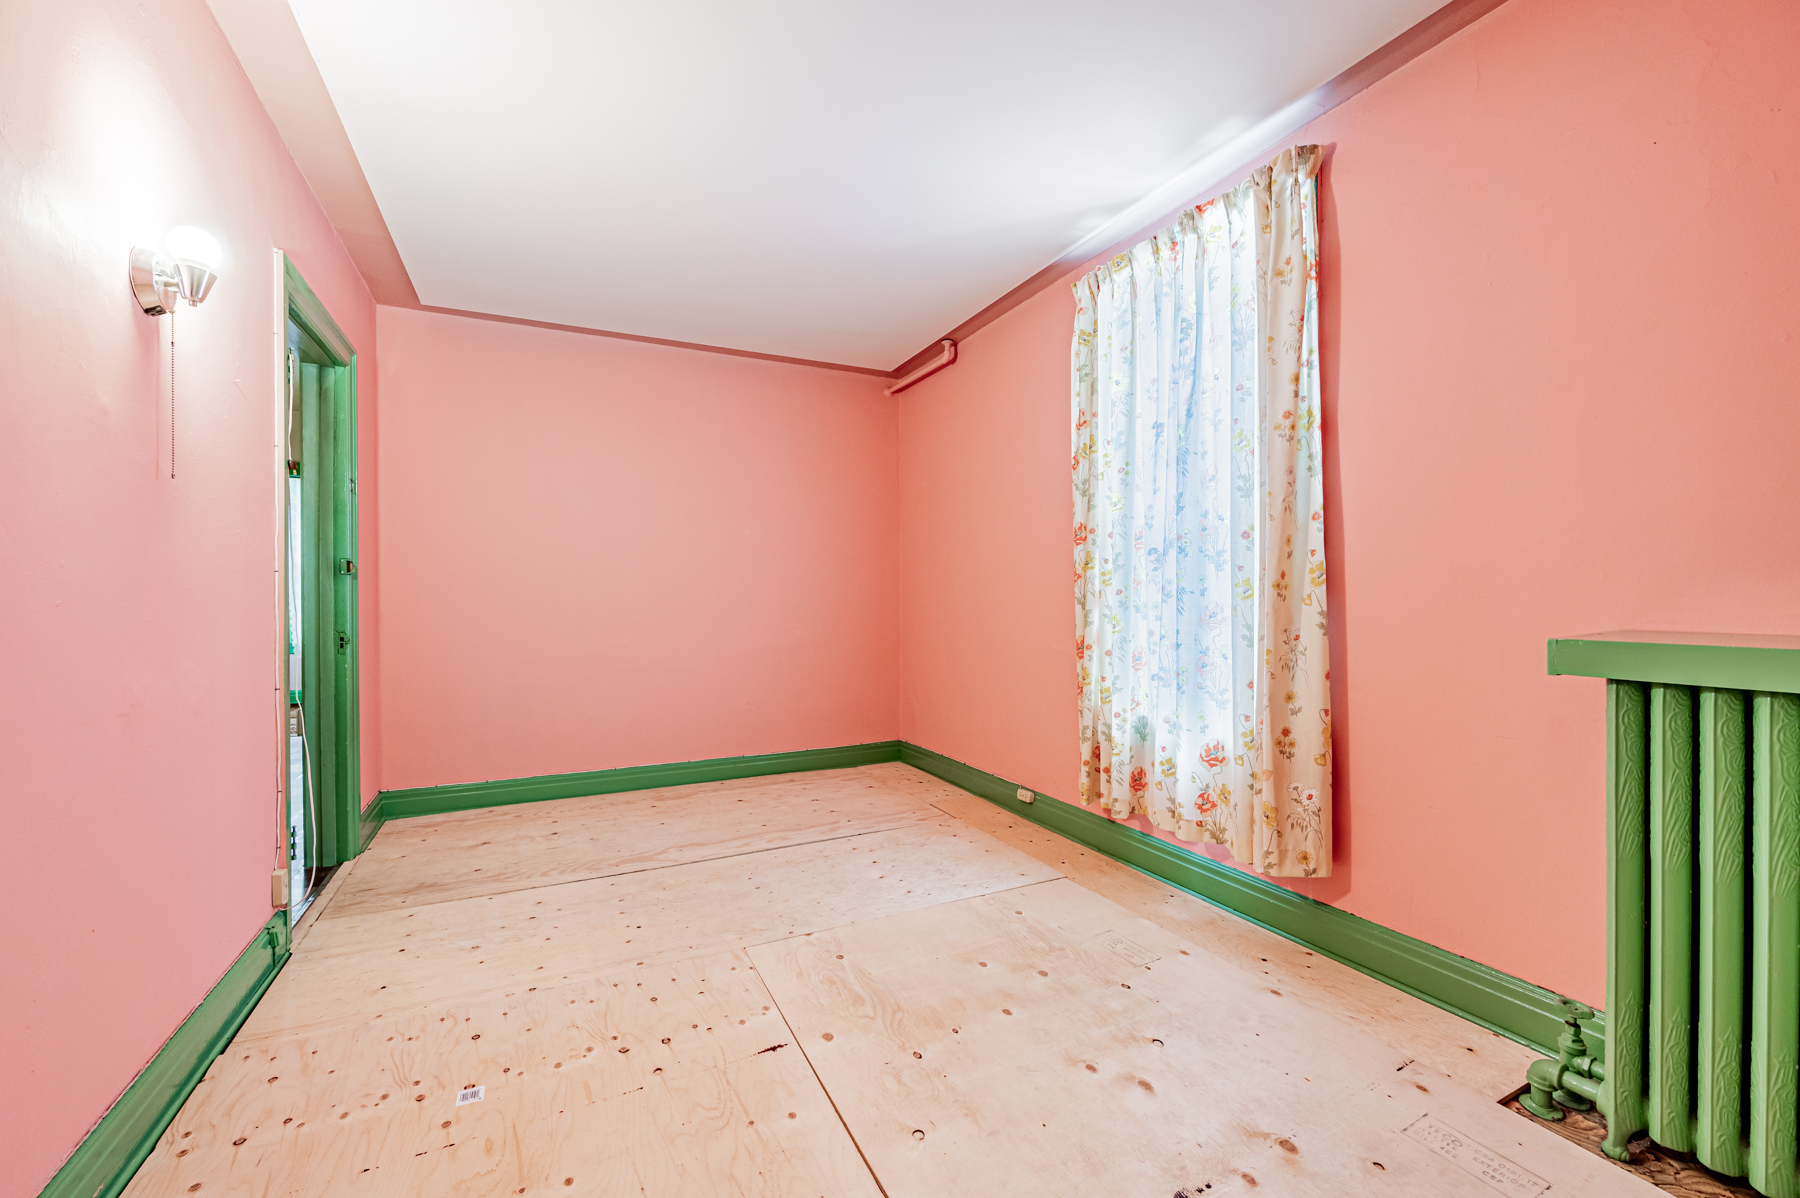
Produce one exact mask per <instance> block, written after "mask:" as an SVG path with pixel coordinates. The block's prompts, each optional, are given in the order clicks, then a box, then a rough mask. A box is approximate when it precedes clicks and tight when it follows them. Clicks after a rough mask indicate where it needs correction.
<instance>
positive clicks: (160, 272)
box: [131, 225, 224, 316]
mask: <svg viewBox="0 0 1800 1198" xmlns="http://www.w3.org/2000/svg"><path fill="white" fill-rule="evenodd" d="M164 245H165V246H166V247H167V249H168V251H169V252H168V254H167V255H166V256H165V255H163V254H159V253H157V252H156V251H155V250H153V249H148V248H146V247H144V246H141V245H139V246H133V247H132V249H131V293H132V294H133V295H134V296H136V297H137V302H138V303H139V304H140V305H141V306H142V307H143V309H144V312H145V314H146V315H149V316H161V315H163V314H164V313H167V312H172V311H174V309H175V300H176V298H177V297H178V296H179V297H181V298H183V299H186V300H187V302H188V306H189V307H193V306H194V305H196V304H198V303H199V302H200V301H201V300H204V299H205V298H206V297H207V294H208V293H209V292H211V291H212V286H213V284H214V283H216V282H218V279H219V276H218V273H217V272H218V269H219V262H220V260H221V259H222V258H223V257H224V255H223V253H222V252H221V251H220V249H219V243H218V241H216V240H215V239H214V238H213V235H212V234H211V233H208V232H207V231H206V230H205V229H196V228H195V227H194V226H192V225H182V226H181V227H179V228H175V229H170V230H169V234H168V236H167V237H166V238H165V239H164Z"/></svg>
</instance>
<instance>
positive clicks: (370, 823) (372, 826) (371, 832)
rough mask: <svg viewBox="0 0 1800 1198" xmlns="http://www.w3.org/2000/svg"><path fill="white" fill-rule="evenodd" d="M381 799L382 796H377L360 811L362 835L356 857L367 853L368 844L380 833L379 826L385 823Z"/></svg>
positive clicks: (384, 811) (384, 809)
mask: <svg viewBox="0 0 1800 1198" xmlns="http://www.w3.org/2000/svg"><path fill="white" fill-rule="evenodd" d="M382 798H383V796H382V795H380V794H377V795H376V796H375V798H374V801H372V802H371V803H370V804H369V805H368V806H367V807H364V808H363V809H362V834H361V836H360V838H359V840H360V843H359V846H358V848H357V850H356V852H357V855H358V856H361V855H362V854H363V853H365V852H367V851H368V848H369V842H370V841H371V840H374V839H375V833H377V832H379V831H381V825H383V824H385V823H387V815H386V805H385V804H384V803H383V802H382V801H381V800H382Z"/></svg>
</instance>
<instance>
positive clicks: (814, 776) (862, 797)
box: [331, 763, 939, 918]
mask: <svg viewBox="0 0 1800 1198" xmlns="http://www.w3.org/2000/svg"><path fill="white" fill-rule="evenodd" d="M913 772H915V771H912V770H909V769H908V768H907V767H905V766H900V765H898V764H897V763H896V764H895V765H893V766H891V767H881V766H876V767H867V768H865V769H858V770H820V771H815V772H810V773H800V774H778V775H774V776H771V777H763V778H739V779H733V780H731V781H725V782H704V783H695V784H693V785H689V786H669V787H664V788H662V789H659V790H639V791H631V792H626V793H621V794H609V795H594V796H591V797H588V798H579V799H558V800H554V801H550V802H538V803H515V804H513V805H511V806H506V807H487V808H480V809H477V810H474V811H458V812H451V813H448V814H444V815H429V816H416V817H413V818H410V819H400V820H394V821H392V822H391V823H388V824H386V825H385V826H383V828H382V829H381V832H380V833H379V834H378V835H377V836H376V837H375V841H374V843H373V844H371V845H370V846H369V849H368V851H367V852H366V853H364V854H363V856H361V857H359V858H357V860H358V861H360V862H362V863H363V864H364V866H365V868H364V869H363V870H362V871H361V874H360V876H359V877H357V878H355V879H353V880H351V881H350V882H348V883H347V884H346V885H345V886H344V888H343V891H342V893H341V894H339V895H338V897H337V901H336V902H335V903H334V904H333V906H332V909H331V917H332V918H342V917H344V916H347V915H356V914H361V913H364V912H368V911H383V910H390V909H393V908H396V907H414V906H421V905H424V904H429V903H441V902H448V901H452V900H455V899H460V898H469V897H472V896H477V895H489V894H499V893H503V892H505V891H508V890H522V889H526V888H529V887H533V886H550V885H556V884H558V883H561V882H573V881H579V880H582V879H586V878H600V877H608V876H611V875H613V874H620V873H634V872H636V871H638V870H643V869H653V868H658V867H661V866H667V865H681V864H685V863H688V862H693V861H704V860H708V859H712V858H717V857H730V856H736V855H739V854H743V853H750V852H758V851H761V850H764V849H771V848H782V847H786V846H789V845H796V844H806V843H809V842H812V841H821V840H829V839H832V838H834V837H838V836H845V835H852V834H856V833H861V832H875V831H881V830H883V829H887V828H900V827H905V826H907V825H908V824H913V823H918V822H921V821H924V820H930V819H935V818H938V815H939V813H938V812H937V811H936V810H935V809H934V808H932V807H931V806H930V804H928V803H927V802H926V801H925V800H924V798H923V797H922V796H921V795H919V794H918V793H917V788H916V787H914V786H912V785H911V784H910V779H908V778H907V777H906V775H907V774H910V773H913Z"/></svg>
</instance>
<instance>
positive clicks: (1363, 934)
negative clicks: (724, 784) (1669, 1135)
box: [900, 744, 1606, 1085]
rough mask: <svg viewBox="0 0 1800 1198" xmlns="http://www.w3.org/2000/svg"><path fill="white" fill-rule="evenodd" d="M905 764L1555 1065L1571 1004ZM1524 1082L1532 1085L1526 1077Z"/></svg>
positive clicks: (1602, 1030)
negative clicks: (1533, 1051) (1549, 1058)
mask: <svg viewBox="0 0 1800 1198" xmlns="http://www.w3.org/2000/svg"><path fill="white" fill-rule="evenodd" d="M900 760H901V761H904V762H905V763H906V764H908V765H910V766H914V767H915V768H917V769H921V770H924V771H925V772H926V773H928V774H932V775H934V776H936V777H939V778H942V779H943V780H944V781H946V782H949V783H950V784H952V785H954V786H959V787H961V788H962V789H964V790H966V791H969V792H970V793H971V794H975V795H979V796H980V797H981V798H984V799H987V800H988V801H989V802H992V803H995V804H997V805H999V806H1001V807H1004V808H1005V809H1006V810H1007V811H1008V812H1009V813H1011V814H1013V815H1016V816H1018V817H1019V818H1021V819H1026V820H1030V821H1031V822H1032V823H1035V824H1039V825H1041V826H1043V827H1045V828H1048V829H1049V830H1050V831H1052V832H1055V833H1057V834H1058V835H1061V836H1066V837H1068V838H1069V839H1070V840H1073V841H1075V842H1076V843H1077V844H1081V845H1085V846H1086V847H1088V848H1090V849H1093V850H1094V851H1095V852H1097V853H1102V854H1104V855H1106V856H1108V857H1111V858H1113V859H1114V860H1115V861H1119V862H1122V863H1124V864H1126V865H1129V866H1131V867H1132V868H1133V869H1137V870H1141V871H1142V872H1144V873H1147V874H1149V875H1150V876H1151V877H1154V878H1158V879H1160V880H1162V881H1164V882H1167V883H1168V884H1169V885H1171V886H1175V887H1178V888H1179V889H1182V890H1185V891H1187V892H1188V893H1189V894H1192V895H1195V896H1197V897H1199V898H1202V899H1205V900H1206V901H1207V902H1209V903H1212V904H1214V905H1215V906H1219V907H1223V908H1225V909H1226V910H1227V911H1230V912H1232V913H1233V914H1235V915H1240V916H1242V917H1243V918H1245V919H1248V920H1249V921H1251V922H1252V923H1256V924H1260V925H1262V926H1263V927H1265V928H1267V929H1269V930H1270V931H1271V932H1274V933H1276V934H1277V935H1280V936H1285V937H1286V938H1287V939H1289V940H1292V941H1294V942H1295V943H1297V944H1301V945H1304V946H1305V947H1307V948H1309V949H1311V950H1313V951H1314V952H1316V953H1320V954H1322V955H1324V956H1327V957H1330V958H1331V959H1332V960H1334V961H1341V962H1343V963H1344V964H1345V965H1348V966H1350V967H1351V968H1352V969H1356V970H1360V971H1361V972H1363V973H1366V974H1368V975H1370V976H1371V977H1375V978H1379V979H1380V980H1382V981H1384V982H1386V983H1387V984H1388V985H1390V986H1395V987H1398V988H1399V989H1401V990H1404V991H1406V992H1407V993H1408V994H1411V995H1413V996H1414V997H1416V998H1421V999H1424V1000H1425V1001H1426V1002H1428V1003H1431V1004H1432V1005H1433V1006H1437V1007H1442V1008H1443V1009H1444V1010H1446V1011H1449V1012H1451V1013H1453V1014H1456V1015H1460V1016H1462V1017H1463V1018H1464V1019H1467V1020H1469V1021H1470V1022H1472V1023H1478V1024H1480V1025H1481V1026H1482V1027H1485V1028H1488V1029H1489V1030H1490V1031H1495V1032H1498V1033H1500V1034H1501V1035H1503V1036H1506V1037H1508V1038H1509V1039H1512V1040H1517V1041H1518V1042H1519V1043H1521V1044H1524V1045H1527V1046H1529V1047H1531V1048H1535V1049H1537V1050H1538V1051H1539V1052H1542V1053H1544V1054H1545V1055H1547V1056H1554V1055H1555V1048H1554V1045H1555V1043H1556V1037H1557V1036H1558V1035H1559V1034H1560V1033H1561V1031H1562V1027H1563V1023H1562V1014H1561V1012H1562V1009H1563V1008H1562V1003H1563V998H1562V996H1561V995H1559V994H1556V993H1554V992H1552V991H1549V990H1546V989H1544V988H1543V987H1542V986H1534V985H1532V984H1531V983H1530V982H1527V981H1524V980H1523V979H1520V978H1516V977H1513V976H1512V975H1511V974H1507V973H1502V972H1500V971H1499V970H1497V969H1492V968H1489V967H1488V966H1486V965H1483V964H1481V963H1480V962H1479V961H1471V960H1470V959H1469V958H1467V957H1459V956H1457V955H1456V954H1455V953H1452V952H1447V951H1445V950H1444V949H1441V948H1438V947H1437V946H1436V945H1432V944H1427V943H1426V942H1425V941H1423V940H1417V939H1415V938H1413V937H1411V936H1408V935H1406V934H1404V933H1402V932H1396V931H1394V930H1393V929H1392V928H1386V927H1383V926H1382V925H1380V924H1378V923H1371V922H1370V921H1368V920H1366V919H1363V918H1362V917H1360V916H1357V915H1352V914H1350V913H1349V912H1348V911H1343V910H1340V909H1339V908H1337V907H1333V906H1330V905H1328V904H1326V903H1321V902H1318V901H1317V900H1315V899H1310V898H1307V897H1306V896H1305V895H1301V894H1296V893H1295V892H1293V891H1291V890H1288V889H1286V888H1285V887H1282V886H1277V885H1275V884H1274V883H1272V882H1269V881H1266V880H1264V879H1262V878H1259V877H1256V876H1255V875H1253V874H1249V873H1245V872H1244V871H1243V870H1239V869H1233V868H1232V867H1230V866H1229V865H1222V864H1220V863H1219V862H1217V861H1214V860H1212V859H1211V858H1210V857H1205V856H1202V855H1201V854H1199V853H1194V852H1189V851H1188V850H1186V849H1183V848H1180V847H1179V846H1177V845H1173V844H1170V843H1169V842H1168V841H1165V840H1159V839H1158V838H1156V837H1154V836H1148V835H1145V834H1144V833H1142V832H1140V831H1138V830H1137V829H1136V828H1133V827H1130V826H1129V825H1126V824H1121V823H1115V822H1114V821H1112V820H1110V819H1107V818H1106V817H1105V816H1103V815H1098V814H1096V813H1094V812H1092V811H1089V810H1087V809H1086V808H1083V807H1077V806H1075V805H1073V804H1071V803H1065V802H1062V801H1060V800H1058V799H1054V798H1051V797H1050V796H1048V795H1040V796H1039V797H1038V801H1036V802H1032V803H1029V804H1026V803H1021V802H1019V799H1018V792H1019V789H1020V788H1019V787H1018V785H1017V784H1015V783H1012V782H1008V781H1006V780H1005V779H1004V778H999V777H996V776H995V775H993V774H989V773H986V772H985V771H982V770H978V769H976V768H975V767H973V766H969V765H964V764H963V763H962V762H960V761H957V760H955V759H953V758H949V757H945V756H944V755H943V754H941V753H934V752H932V751H931V750H930V749H924V748H920V747H919V746H917V745H914V744H902V746H901V750H900ZM1583 1030H1584V1032H1587V1033H1590V1043H1591V1044H1593V1045H1594V1047H1595V1052H1596V1055H1599V1054H1602V1053H1604V1051H1605V1034H1606V1021H1605V1015H1604V1013H1602V1012H1596V1014H1595V1017H1594V1020H1593V1021H1592V1022H1591V1023H1587V1022H1584V1024H1583ZM1519 1081H1520V1084H1521V1085H1523V1084H1524V1078H1523V1077H1522V1076H1521V1078H1520V1079H1519Z"/></svg>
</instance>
